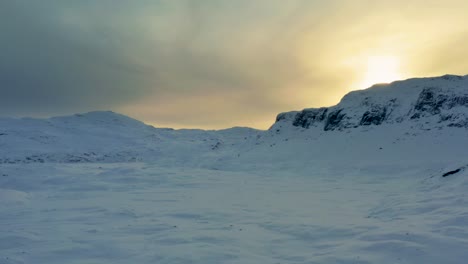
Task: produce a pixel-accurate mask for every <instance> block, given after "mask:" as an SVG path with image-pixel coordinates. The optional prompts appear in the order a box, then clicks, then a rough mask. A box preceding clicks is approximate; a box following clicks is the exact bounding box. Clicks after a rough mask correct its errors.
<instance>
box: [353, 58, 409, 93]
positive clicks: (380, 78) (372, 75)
mask: <svg viewBox="0 0 468 264" xmlns="http://www.w3.org/2000/svg"><path fill="white" fill-rule="evenodd" d="M401 78H402V74H401V73H400V61H399V59H398V58H397V57H394V56H371V57H369V58H368V59H367V69H366V70H365V76H364V79H363V80H362V82H361V83H360V85H359V86H358V88H361V89H364V88H368V87H370V86H372V85H373V84H377V83H390V82H393V81H396V80H399V79H401Z"/></svg>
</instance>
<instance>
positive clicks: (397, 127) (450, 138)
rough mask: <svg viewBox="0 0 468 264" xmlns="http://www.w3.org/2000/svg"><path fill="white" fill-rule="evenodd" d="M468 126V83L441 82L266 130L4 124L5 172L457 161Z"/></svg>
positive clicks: (380, 93) (369, 95)
mask: <svg viewBox="0 0 468 264" xmlns="http://www.w3.org/2000/svg"><path fill="white" fill-rule="evenodd" d="M466 128H468V75H467V76H454V75H444V76H441V77H434V78H423V79H421V78H414V79H409V80H406V81H398V82H394V83H391V84H385V85H383V84H380V85H376V86H373V87H371V88H369V89H366V90H360V91H354V92H350V93H348V94H347V95H346V96H344V97H343V99H342V100H341V101H340V102H339V103H338V104H337V105H335V106H332V107H322V108H309V109H304V110H302V111H292V112H286V113H281V114H279V115H278V117H277V120H276V122H275V123H274V124H273V125H272V127H270V128H269V129H268V130H256V129H252V128H245V127H234V128H229V129H223V130H200V129H177V130H174V129H168V128H155V127H153V126H150V125H146V124H144V123H143V122H141V121H138V120H136V119H133V118H130V117H127V116H124V115H121V114H118V113H114V112H112V111H93V112H88V113H84V114H75V115H71V116H61V117H52V118H49V119H32V118H22V119H11V118H1V119H0V164H10V163H45V162H58V163H83V162H104V163H108V162H138V161H150V162H159V163H161V164H168V165H177V166H191V167H205V168H229V169H232V170H236V169H238V168H240V167H249V166H251V167H260V166H284V167H288V166H289V167H301V166H302V167H304V166H305V164H308V165H307V166H313V165H312V164H313V162H321V163H329V164H332V165H331V166H336V163H349V162H356V161H351V159H349V158H348V156H350V157H352V156H355V155H361V156H362V157H363V159H365V157H369V158H372V159H374V160H375V157H379V162H383V163H392V162H399V159H400V158H401V157H402V156H405V157H406V158H407V159H412V160H414V162H416V161H418V162H419V161H421V162H423V161H425V160H426V159H427V156H426V153H436V152H437V157H439V158H441V157H442V156H443V158H444V159H447V160H450V159H460V158H461V157H462V156H463V155H464V153H465V150H464V148H463V146H465V145H468V137H467V136H466ZM363 161H364V160H363ZM359 162H361V161H359ZM460 162H461V163H462V164H463V163H464V161H463V160H462V161H460ZM333 164H335V165H333Z"/></svg>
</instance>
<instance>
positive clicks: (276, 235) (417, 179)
mask: <svg viewBox="0 0 468 264" xmlns="http://www.w3.org/2000/svg"><path fill="white" fill-rule="evenodd" d="M467 146H468V76H450V75H449V76H442V77H438V78H426V79H411V80H408V81H402V82H397V83H394V84H391V85H379V86H375V87H373V88H371V89H368V90H364V91H357V92H353V93H351V94H349V95H347V96H345V97H344V98H343V100H342V101H341V102H340V103H339V104H338V105H336V106H333V107H329V108H320V109H305V110H303V111H296V112H288V113H282V114H280V115H278V118H277V121H276V122H275V124H274V125H273V126H272V127H271V128H270V129H269V130H266V131H260V130H255V129H250V128H240V127H238V128H232V129H227V130H220V131H203V130H172V129H162V128H154V127H151V126H147V125H145V124H144V123H142V122H140V121H138V120H134V119H132V118H129V117H126V116H123V115H120V114H117V113H113V112H91V113H86V114H78V115H74V116H67V117H56V118H50V119H30V118H25V119H9V118H3V119H0V264H17V263H18V264H19V263H27V264H29V263H34V264H35V263H40V264H41V263H45V264H54V263H79V264H81V263H87V264H90V263H181V264H182V263H203V264H206V263H242V264H244V263H273V264H276V263H283V264H284V263H341V264H344V263H361V264H363V263H383V264H386V263H434V264H435V263H437V264H439V263H444V264H446V263H447V264H452V263H453V264H455V263H456V264H463V263H468V262H467V260H468V148H467Z"/></svg>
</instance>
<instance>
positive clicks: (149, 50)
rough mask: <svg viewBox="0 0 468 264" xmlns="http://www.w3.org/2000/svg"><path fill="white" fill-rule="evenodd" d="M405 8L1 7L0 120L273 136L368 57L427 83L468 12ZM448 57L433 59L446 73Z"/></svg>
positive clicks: (363, 0) (357, 4)
mask: <svg viewBox="0 0 468 264" xmlns="http://www.w3.org/2000/svg"><path fill="white" fill-rule="evenodd" d="M407 2H408V1H405V2H404V3H403V1H394V2H392V3H389V2H379V1H369V0H359V1H349V0H342V1H338V0H333V1H305V0H292V1H282V0H258V1H247V0H239V1H213V0H203V1H202V0H200V1H191V0H177V1H170V0H160V1H156V0H154V1H149V0H147V1H145V0H142V1H121V0H115V1H110V0H103V1H91V0H84V1H58V0H56V1H54V0H44V1H26V0H18V1H3V2H1V3H0V22H1V23H0V32H2V34H1V35H0V85H1V86H0V92H1V93H2V96H1V97H0V112H1V113H2V114H3V115H28V116H44V115H58V114H68V113H73V112H81V111H91V110H96V109H111V110H115V111H120V112H123V113H124V114H129V115H131V116H133V117H136V118H139V119H142V120H144V121H146V122H149V123H152V124H155V125H171V126H176V127H197V126H199V127H205V128H221V127H227V126H233V125H251V126H256V127H262V128H266V127H267V126H268V123H271V122H273V119H274V117H275V115H276V114H277V113H278V112H280V111H287V110H293V109H300V108H304V107H312V106H321V105H330V104H333V103H336V102H337V101H338V100H339V99H340V97H341V96H342V95H343V94H344V93H346V92H347V91H349V89H351V88H353V87H352V85H353V83H357V82H358V80H359V78H360V74H361V73H360V72H361V71H362V70H363V67H365V65H361V64H360V63H359V61H364V60H365V57H366V56H369V55H371V54H372V53H393V54H396V55H397V56H402V57H403V56H406V57H407V58H413V59H414V61H413V62H412V63H411V67H409V66H408V67H407V68H408V71H407V72H408V74H411V73H413V72H415V73H425V72H430V71H429V70H428V69H424V67H425V66H422V65H423V64H424V63H423V62H420V63H418V62H415V61H416V58H418V56H416V55H415V54H416V53H417V52H415V51H417V50H422V49H421V46H423V45H425V44H424V43H423V42H431V43H435V42H437V41H436V38H435V36H447V37H453V35H454V34H456V32H466V31H463V30H462V29H463V27H464V28H465V29H466V28H467V26H464V24H463V23H459V22H461V21H463V19H464V14H463V12H461V11H460V10H463V8H456V7H454V5H455V4H457V5H458V6H460V5H462V6H466V4H464V3H463V2H460V1H458V0H453V1H452V2H453V3H452V4H454V5H451V4H450V3H446V4H444V5H442V6H441V5H440V4H437V1H429V2H428V1H419V0H418V1H409V3H407ZM449 2H450V1H449ZM402 6H404V7H405V8H402ZM435 8H437V9H435ZM428 25H430V26H431V27H427V26H428ZM454 25H457V26H454ZM443 27H445V28H443ZM458 27H460V28H458ZM437 43H438V42H437ZM446 49H450V47H449V44H447V45H444V44H443V43H440V44H438V45H435V44H434V45H431V47H430V48H428V49H427V52H431V51H437V57H438V58H439V59H438V60H440V61H444V62H446V61H447V59H446V56H444V55H443V52H444V50H446ZM460 52H462V51H460ZM452 53H453V52H452ZM463 56H464V55H463ZM402 60H403V59H402ZM349 61H353V63H351V64H350V63H348V62H349ZM442 64H444V63H442ZM424 65H426V64H424ZM464 66H466V64H463V63H460V64H457V65H454V66H453V67H449V68H448V69H450V70H454V71H456V70H457V69H458V70H459V69H462V68H463V67H464ZM436 68H437V67H436ZM438 70H439V71H441V70H443V69H441V68H439V69H438ZM435 71H437V70H435ZM408 77H409V76H408Z"/></svg>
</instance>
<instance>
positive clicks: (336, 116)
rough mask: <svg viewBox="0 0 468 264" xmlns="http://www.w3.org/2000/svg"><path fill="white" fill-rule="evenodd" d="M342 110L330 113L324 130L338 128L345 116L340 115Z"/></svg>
mask: <svg viewBox="0 0 468 264" xmlns="http://www.w3.org/2000/svg"><path fill="white" fill-rule="evenodd" d="M342 112H343V109H339V110H335V111H333V112H330V114H329V115H328V118H327V122H326V123H325V127H324V130H325V131H328V130H335V129H336V128H338V127H339V125H340V122H341V120H343V118H344V117H345V115H346V114H344V113H342Z"/></svg>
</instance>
